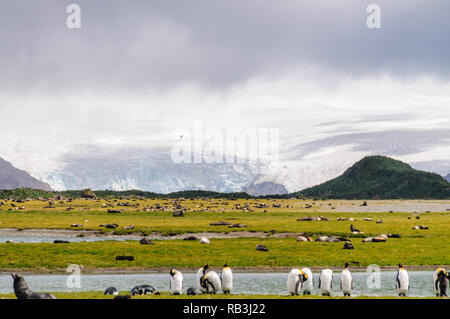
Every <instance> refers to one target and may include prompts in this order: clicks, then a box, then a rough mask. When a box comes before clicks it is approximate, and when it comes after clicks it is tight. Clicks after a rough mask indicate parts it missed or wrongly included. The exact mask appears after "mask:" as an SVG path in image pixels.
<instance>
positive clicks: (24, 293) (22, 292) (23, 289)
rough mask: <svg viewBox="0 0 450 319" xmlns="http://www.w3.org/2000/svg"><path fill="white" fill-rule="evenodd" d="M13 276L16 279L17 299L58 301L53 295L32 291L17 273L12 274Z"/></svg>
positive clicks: (15, 290)
mask: <svg viewBox="0 0 450 319" xmlns="http://www.w3.org/2000/svg"><path fill="white" fill-rule="evenodd" d="M11 276H12V277H13V279H14V284H13V287H14V293H15V294H16V297H17V299H56V297H55V296H53V295H52V294H48V293H39V292H33V291H31V290H30V289H29V288H28V285H27V283H26V282H25V279H24V278H23V277H22V276H20V275H18V274H16V273H13V274H11Z"/></svg>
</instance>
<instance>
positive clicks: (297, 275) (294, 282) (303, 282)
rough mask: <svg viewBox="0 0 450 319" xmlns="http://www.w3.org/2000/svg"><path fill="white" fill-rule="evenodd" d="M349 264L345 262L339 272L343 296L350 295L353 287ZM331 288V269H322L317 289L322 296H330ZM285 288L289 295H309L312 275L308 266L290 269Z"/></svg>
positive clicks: (312, 288)
mask: <svg viewBox="0 0 450 319" xmlns="http://www.w3.org/2000/svg"><path fill="white" fill-rule="evenodd" d="M348 267H349V264H348V263H346V264H345V268H344V270H343V271H342V274H341V281H340V283H341V291H342V293H343V294H344V296H350V294H351V292H352V289H353V278H352V274H351V273H350V270H349V269H348ZM332 288H333V270H331V269H323V270H322V272H321V273H320V277H319V289H320V293H321V294H322V296H330V295H331V290H332ZM287 289H288V292H289V293H290V294H291V295H300V293H303V294H304V295H310V294H312V293H313V292H314V277H313V274H312V272H311V269H309V268H302V269H292V270H291V271H290V272H289V275H288V279H287Z"/></svg>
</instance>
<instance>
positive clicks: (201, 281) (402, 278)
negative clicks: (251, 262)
mask: <svg viewBox="0 0 450 319" xmlns="http://www.w3.org/2000/svg"><path fill="white" fill-rule="evenodd" d="M398 267H399V269H398V272H397V276H396V288H397V293H398V295H399V296H406V293H407V292H408V290H409V288H410V282H409V275H408V271H407V270H406V269H405V267H403V265H402V264H399V265H398ZM449 280H450V273H449V272H447V271H446V270H445V269H444V268H441V267H439V268H438V269H436V271H435V272H434V274H433V286H434V290H435V293H436V296H438V297H439V296H440V297H444V296H447V286H448V281H449ZM196 282H197V287H191V288H189V289H187V295H197V294H199V293H203V294H216V293H218V292H219V291H220V290H222V291H223V293H224V294H230V293H231V290H232V289H233V272H232V271H231V268H230V267H228V265H226V264H225V265H224V266H223V269H222V273H221V275H220V276H219V275H218V274H217V273H216V272H215V271H211V270H210V269H209V265H208V264H204V265H203V266H202V267H201V268H200V269H199V270H198V271H197V275H196ZM318 287H319V290H320V293H321V295H322V296H331V291H332V289H333V270H331V269H323V270H322V272H321V273H320V276H319V286H318ZM183 288H184V286H183V274H182V273H181V272H180V271H178V270H176V269H172V270H171V271H170V291H171V293H172V294H173V295H182V294H183ZM353 288H354V284H353V277H352V274H351V272H350V270H349V264H348V263H345V267H344V270H342V273H341V278H340V290H341V292H342V293H343V295H344V296H351V293H352V290H353ZM287 290H288V292H289V294H291V295H300V294H301V293H303V294H304V295H311V294H312V293H313V292H314V277H313V273H312V272H311V269H309V268H302V269H292V270H291V271H290V272H289V274H288V279H287ZM147 293H151V294H155V295H158V294H159V291H157V290H156V289H155V288H153V287H152V286H149V285H142V286H137V287H135V288H133V289H132V291H131V295H135V294H139V295H141V294H147ZM106 294H110V295H118V290H117V289H116V288H114V287H109V288H107V289H106V291H105V295H106Z"/></svg>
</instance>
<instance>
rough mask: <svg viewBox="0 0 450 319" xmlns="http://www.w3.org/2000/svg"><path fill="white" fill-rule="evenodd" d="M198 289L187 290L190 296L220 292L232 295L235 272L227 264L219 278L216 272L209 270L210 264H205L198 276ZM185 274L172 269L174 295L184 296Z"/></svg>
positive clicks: (172, 291)
mask: <svg viewBox="0 0 450 319" xmlns="http://www.w3.org/2000/svg"><path fill="white" fill-rule="evenodd" d="M196 281H197V287H191V288H189V289H188V290H187V294H188V295H197V294H198V293H206V294H216V293H218V292H219V291H220V290H222V291H223V293H224V294H229V293H231V290H232V289H233V272H232V271H231V268H230V267H228V265H227V264H225V265H224V266H223V269H222V273H221V275H220V276H219V275H218V274H217V273H216V272H215V271H212V270H210V269H209V265H208V264H204V265H203V266H202V267H201V268H200V269H199V270H198V271H197V275H196ZM183 288H184V287H183V274H182V273H181V272H180V271H178V270H176V269H172V270H171V271H170V291H171V293H172V294H173V295H181V294H183Z"/></svg>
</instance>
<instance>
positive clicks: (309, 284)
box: [302, 268, 314, 295]
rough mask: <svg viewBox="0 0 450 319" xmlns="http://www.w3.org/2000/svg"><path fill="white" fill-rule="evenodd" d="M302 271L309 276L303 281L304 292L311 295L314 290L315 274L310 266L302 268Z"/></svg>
mask: <svg viewBox="0 0 450 319" xmlns="http://www.w3.org/2000/svg"><path fill="white" fill-rule="evenodd" d="M302 271H303V272H304V273H305V275H306V276H307V278H306V280H305V281H303V282H302V290H303V294H304V295H310V294H312V293H313V292H314V276H313V274H312V271H311V269H309V268H302Z"/></svg>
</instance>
